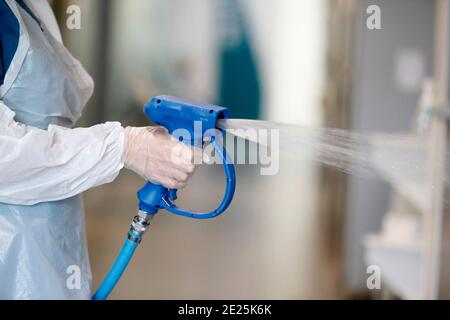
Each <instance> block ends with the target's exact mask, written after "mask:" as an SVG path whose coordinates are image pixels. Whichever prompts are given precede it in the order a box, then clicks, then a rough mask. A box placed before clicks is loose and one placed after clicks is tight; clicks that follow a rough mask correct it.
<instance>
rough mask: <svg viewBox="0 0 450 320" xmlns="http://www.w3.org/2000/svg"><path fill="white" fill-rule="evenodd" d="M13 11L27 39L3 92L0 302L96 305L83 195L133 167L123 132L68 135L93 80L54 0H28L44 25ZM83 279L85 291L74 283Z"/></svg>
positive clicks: (111, 126)
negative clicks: (68, 40)
mask: <svg viewBox="0 0 450 320" xmlns="http://www.w3.org/2000/svg"><path fill="white" fill-rule="evenodd" d="M5 2H6V4H7V5H8V6H9V8H10V9H11V10H12V12H13V13H14V15H15V17H16V18H17V20H18V22H19V25H20V38H19V44H18V48H17V51H16V53H15V56H14V58H13V60H12V63H11V65H10V66H9V68H8V71H7V73H6V76H5V80H4V84H3V85H2V86H1V87H0V155H1V157H0V299H89V298H90V295H91V271H90V266H89V259H88V253H87V247H86V237H85V226H84V213H83V208H82V198H81V196H80V193H82V192H83V191H85V190H87V189H89V188H91V187H94V186H97V185H100V184H104V183H107V182H110V181H112V180H113V179H114V178H115V177H116V176H117V174H118V173H119V171H120V169H121V168H122V167H123V163H122V161H121V156H122V152H123V143H124V142H123V141H124V137H123V136H124V133H123V128H122V126H121V125H120V124H119V123H106V124H102V125H97V126H94V127H91V128H78V129H67V128H70V127H72V126H73V125H74V124H75V122H76V121H77V120H78V118H79V117H80V116H81V112H82V109H83V108H84V106H85V104H86V102H87V101H88V99H89V98H90V96H91V94H92V91H93V81H92V79H91V77H90V76H89V75H88V74H87V72H86V71H85V70H84V69H83V67H82V66H81V64H80V63H79V62H78V61H77V60H76V59H75V58H73V57H72V56H71V54H70V53H69V52H68V51H67V50H66V49H65V48H64V46H63V44H62V41H61V35H60V32H59V30H58V27H57V23H56V20H55V17H54V15H53V12H52V10H51V8H50V6H49V4H48V3H47V1H46V0H33V1H29V0H28V1H27V0H26V1H25V4H26V5H27V6H28V7H29V9H30V10H31V11H32V13H33V14H34V15H35V16H36V17H37V18H38V19H39V20H40V25H39V23H38V22H37V21H36V19H35V18H33V17H32V15H30V13H29V12H27V11H26V10H24V9H23V7H22V6H20V5H18V4H17V2H16V1H15V0H5ZM77 270H79V271H80V272H81V279H80V280H81V282H80V284H81V285H80V287H77V286H76V281H75V282H72V281H71V280H69V281H68V279H69V277H70V276H72V275H74V274H75V275H76V273H77ZM72 280H73V279H72ZM67 282H70V283H67ZM74 283H75V287H74V285H73V284H74ZM68 284H69V285H68Z"/></svg>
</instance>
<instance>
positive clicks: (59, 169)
mask: <svg viewBox="0 0 450 320" xmlns="http://www.w3.org/2000/svg"><path fill="white" fill-rule="evenodd" d="M14 116H15V114H14V112H13V111H11V110H10V109H9V108H8V107H7V106H6V105H5V104H4V103H3V102H2V101H0V202H2V203H8V204H16V205H33V204H36V203H40V202H48V201H56V200H61V199H67V198H70V197H72V196H74V195H77V194H79V193H82V192H83V191H86V190H87V189H89V188H92V187H95V186H98V185H101V184H104V183H108V182H111V181H112V180H114V179H115V178H116V176H117V175H118V173H119V171H120V170H121V169H122V168H123V167H124V165H125V166H126V167H127V168H129V169H131V170H133V171H135V172H136V173H138V174H139V175H141V176H142V177H144V178H146V179H147V180H151V181H153V182H156V183H161V184H163V185H164V186H167V187H170V188H176V189H179V188H182V187H184V186H185V185H186V182H187V180H188V178H189V177H190V175H191V174H192V173H193V171H194V169H195V167H194V165H193V164H192V163H191V161H192V151H191V149H190V148H188V147H186V146H185V145H183V144H181V143H179V142H176V141H172V140H170V137H169V136H168V135H167V132H165V131H164V130H159V129H156V128H127V129H124V128H122V126H121V124H120V123H118V122H108V123H105V124H99V125H96V126H93V127H90V128H76V129H67V128H63V127H59V126H54V125H50V126H49V128H48V130H41V129H37V128H34V127H30V126H26V125H24V124H21V123H18V122H16V121H15V120H14Z"/></svg>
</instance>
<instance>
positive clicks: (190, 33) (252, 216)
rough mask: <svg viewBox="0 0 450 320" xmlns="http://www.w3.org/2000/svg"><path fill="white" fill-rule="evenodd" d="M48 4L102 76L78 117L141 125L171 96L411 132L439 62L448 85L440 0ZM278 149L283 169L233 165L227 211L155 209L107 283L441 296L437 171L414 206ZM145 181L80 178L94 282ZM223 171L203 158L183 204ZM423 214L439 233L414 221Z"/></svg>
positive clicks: (201, 292) (158, 291) (310, 121)
mask: <svg viewBox="0 0 450 320" xmlns="http://www.w3.org/2000/svg"><path fill="white" fill-rule="evenodd" d="M52 5H53V7H54V10H55V13H56V16H57V18H58V21H59V23H60V27H61V30H62V32H63V38H64V42H65V44H66V46H67V47H68V48H69V50H70V51H71V52H72V54H73V55H74V56H75V57H77V58H78V59H79V60H80V61H81V62H82V63H83V65H84V66H85V67H86V69H87V70H88V71H89V73H90V74H91V75H92V76H93V78H94V79H95V83H96V90H95V94H94V96H93V98H92V99H91V101H90V103H89V106H88V107H87V108H86V109H85V112H84V115H83V118H82V120H81V121H80V123H79V124H78V125H79V126H90V125H93V124H97V123H100V122H105V121H120V122H121V123H122V124H123V125H124V126H125V125H134V126H138V125H146V124H148V121H147V119H146V117H145V116H144V115H143V113H142V106H143V104H144V103H146V102H147V101H148V100H150V99H151V97H152V96H155V95H159V94H170V95H174V96H180V97H183V98H189V99H194V100H196V101H203V102H210V103H216V104H219V105H224V106H228V107H230V109H231V114H232V117H233V118H247V119H264V120H271V121H277V122H282V123H290V124H298V125H304V126H310V127H334V128H343V129H351V130H355V131H358V132H361V133H367V132H374V131H375V132H387V133H402V134H403V133H408V132H411V131H412V130H413V128H414V125H413V124H414V123H415V121H416V120H415V119H416V117H417V105H418V103H419V98H420V97H421V95H422V86H423V83H424V81H425V80H426V79H427V78H434V79H435V80H436V82H435V83H436V86H437V87H439V88H441V93H442V94H443V95H444V96H445V98H447V97H448V94H446V92H447V93H448V91H446V90H448V82H446V78H447V75H448V52H447V50H448V48H447V45H448V44H447V41H448V34H449V33H448V31H449V28H448V25H447V24H446V21H448V20H449V19H448V17H449V16H448V2H447V1H445V0H437V1H432V0H395V1H390V0H371V1H368V0H277V1H258V0H213V1H212V0H128V1H118V0H56V1H53V2H52ZM70 5H77V6H79V7H80V8H81V29H79V30H78V29H75V30H70V29H68V28H67V26H66V22H67V19H68V17H69V16H70V14H69V13H67V11H66V10H67V8H68V7H69V6H70ZM371 5H376V6H377V7H378V8H379V9H380V18H381V29H372V28H369V26H368V24H367V21H368V18H369V17H371V16H372V14H373V11H368V8H369V6H371ZM436 130H437V132H438V131H439V130H438V129H436ZM442 130H443V129H442ZM437 134H438V133H437ZM439 134H441V135H440V136H438V137H439V139H440V140H439V141H445V139H444V138H445V137H446V135H443V134H442V132H441V133H439ZM436 139H437V138H436ZM441 147H442V145H441ZM444 147H446V146H445V144H444ZM444 147H442V148H437V149H436V150H438V151H436V152H437V153H438V156H439V154H441V155H442V154H446V151H443V150H445V148H444ZM439 152H440V153H439ZM281 156H282V158H281V162H280V172H279V173H278V174H277V175H275V176H261V175H260V174H259V168H258V167H257V166H238V167H237V178H238V181H237V183H238V185H237V193H236V196H235V200H234V202H233V203H232V205H231V207H230V209H229V210H228V211H227V212H226V214H224V215H222V216H220V217H219V218H217V219H214V220H211V221H194V220H186V219H183V218H179V217H175V216H171V215H168V214H166V213H160V214H159V215H157V216H156V218H155V219H154V221H153V225H152V227H151V229H150V231H149V232H148V234H146V237H145V240H144V241H143V245H142V246H141V247H140V248H139V249H138V251H137V254H136V257H135V259H134V260H133V261H132V263H131V264H130V266H129V267H128V269H127V271H126V273H125V275H124V277H123V278H122V280H121V282H120V283H119V285H118V286H117V287H116V289H115V291H114V292H113V294H112V298H115V299H125V298H126V299H160V298H163V299H197V298H202V299H226V298H229V299H333V298H379V297H384V298H438V297H444V296H445V294H446V291H445V287H446V286H447V285H448V278H445V276H444V275H442V274H441V272H440V270H441V264H442V263H443V262H442V261H443V259H441V258H442V256H443V254H442V251H441V249H442V246H441V244H442V241H441V240H442V237H443V234H444V231H442V230H443V227H442V221H443V219H444V217H445V216H446V215H445V214H444V213H445V206H442V203H444V201H443V200H442V199H443V198H442V194H443V192H445V190H443V188H444V187H442V188H436V185H434V186H435V188H434V189H433V190H434V191H436V190H438V191H439V190H440V191H439V192H440V193H439V195H438V196H436V194H437V193H436V192H434V193H432V194H430V198H429V199H428V198H427V199H428V200H429V201H428V200H427V201H426V202H425V204H426V205H425V206H424V207H420V206H419V208H417V207H418V206H417V205H416V204H415V203H414V199H410V198H409V199H408V194H406V195H405V194H402V195H399V192H398V190H396V186H395V185H393V184H392V183H390V182H389V181H386V179H382V178H380V179H367V178H361V177H353V176H349V175H345V174H344V173H340V172H338V171H336V170H334V169H332V168H327V167H323V166H320V165H318V164H316V163H314V162H312V161H311V159H308V158H306V157H305V158H304V159H303V158H301V157H300V158H297V159H290V158H289V157H284V156H283V154H282V155H281ZM143 185H144V181H142V180H141V179H140V178H139V177H137V176H136V175H134V174H132V173H130V172H128V171H126V170H123V172H122V173H121V174H120V176H119V177H118V179H117V180H116V181H114V182H113V183H111V184H109V185H105V186H101V187H99V188H96V189H94V190H90V191H89V192H86V194H85V208H86V216H87V217H86V220H87V221H86V223H87V229H88V242H89V251H90V259H91V264H92V270H93V277H94V287H98V285H99V283H100V282H101V280H102V279H103V277H104V276H105V275H106V273H107V271H108V270H109V267H110V265H111V263H112V262H113V260H114V258H115V257H116V255H117V253H118V251H119V249H120V247H121V245H122V242H123V240H124V237H125V234H126V231H127V228H128V225H129V223H130V221H131V218H132V217H133V216H134V215H135V213H136V210H137V200H136V191H137V190H138V189H139V188H140V187H142V186H143ZM224 185H225V183H224V176H223V173H222V169H221V168H220V167H218V168H216V167H211V166H204V167H202V168H200V169H199V171H198V174H197V175H195V176H194V178H193V179H192V182H191V184H190V185H189V187H188V188H187V189H186V190H183V191H182V192H181V193H180V202H181V204H182V205H184V206H188V207H192V208H197V209H208V208H212V207H214V205H215V204H216V203H217V201H218V200H219V199H220V197H221V195H222V192H223V188H224ZM439 197H440V198H439ZM438 198H439V199H438ZM436 204H441V206H436ZM426 212H428V213H429V214H427V213H426ZM436 217H437V218H436ZM436 219H438V220H436ZM427 221H429V222H427ZM436 221H437V222H436ZM427 225H428V226H430V227H429V228H428V227H426V226H427ZM433 228H434V229H433ZM422 229H425V230H428V233H426V232H424V233H420V232H418V231H417V230H422ZM392 230H394V232H392ZM401 230H406V231H404V232H403V233H402V232H401ZM408 230H409V231H408ZM411 230H412V231H411ZM436 230H439V232H437V231H436ZM389 232H390V233H389ZM397 232H398V233H399V234H401V235H402V236H400V238H401V239H399V237H397V238H396V237H395V234H396V233H397ZM386 233H387V234H390V235H391V236H390V237H389V236H386V237H385V234H386ZM392 233H394V236H392ZM370 235H372V236H370ZM427 235H428V236H427ZM427 237H428V238H427ZM405 239H406V240H405ZM369 265H377V266H380V268H381V276H382V289H381V290H369V288H368V286H367V279H368V277H369V276H370V273H368V270H367V267H368V266H369ZM447 267H449V266H448V265H447ZM447 293H448V292H447Z"/></svg>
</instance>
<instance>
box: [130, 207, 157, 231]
mask: <svg viewBox="0 0 450 320" xmlns="http://www.w3.org/2000/svg"><path fill="white" fill-rule="evenodd" d="M152 219H153V215H152V214H147V212H145V211H142V210H139V212H138V214H137V216H135V217H134V218H133V222H131V226H130V228H131V231H132V232H134V233H136V234H138V235H143V234H144V233H145V232H146V231H147V230H148V227H149V226H150V221H151V220H152Z"/></svg>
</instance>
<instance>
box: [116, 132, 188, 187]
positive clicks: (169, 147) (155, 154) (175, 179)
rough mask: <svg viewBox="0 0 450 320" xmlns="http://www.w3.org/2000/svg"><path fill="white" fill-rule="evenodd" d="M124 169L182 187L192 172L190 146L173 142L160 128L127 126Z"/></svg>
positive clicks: (154, 181) (150, 179)
mask: <svg viewBox="0 0 450 320" xmlns="http://www.w3.org/2000/svg"><path fill="white" fill-rule="evenodd" d="M122 160H123V162H124V165H125V168H127V169H130V170H133V171H134V172H136V173H137V174H138V175H140V176H141V177H143V178H144V179H146V180H148V181H150V182H153V183H158V184H161V185H163V186H164V187H166V188H169V189H182V188H184V187H185V186H186V184H187V181H188V179H189V178H190V177H191V175H192V174H193V173H194V171H195V169H196V166H195V165H194V152H193V148H192V147H189V146H187V145H185V144H183V143H181V142H178V141H175V140H174V139H172V138H171V136H170V135H169V134H168V132H167V129H165V128H164V127H141V128H136V127H127V128H125V146H124V152H123V156H122Z"/></svg>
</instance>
